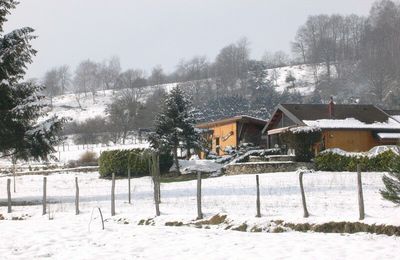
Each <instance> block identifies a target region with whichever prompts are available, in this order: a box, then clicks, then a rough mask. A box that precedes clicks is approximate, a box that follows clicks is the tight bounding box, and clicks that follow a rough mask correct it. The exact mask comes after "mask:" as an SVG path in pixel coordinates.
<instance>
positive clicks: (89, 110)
mask: <svg viewBox="0 0 400 260" xmlns="http://www.w3.org/2000/svg"><path fill="white" fill-rule="evenodd" d="M318 69H319V70H320V71H319V73H322V72H323V68H322V66H320V67H319V68H318ZM289 74H291V75H292V76H293V77H294V78H295V79H296V80H295V81H294V87H292V83H288V82H286V77H287V76H288V75H289ZM315 77H316V76H315V71H314V68H313V66H311V65H295V66H287V67H280V68H275V69H269V70H268V79H269V80H270V81H271V82H272V83H273V84H274V85H275V89H276V90H277V91H278V92H283V91H285V90H288V91H290V92H294V91H298V92H300V93H301V94H302V95H309V94H311V93H312V92H313V91H314V88H315ZM176 85H178V83H171V84H164V85H159V86H148V87H145V88H144V89H143V100H146V99H147V97H149V96H150V95H151V94H152V93H153V92H154V91H155V90H156V89H157V88H163V89H164V90H166V91H167V92H168V91H169V90H170V89H171V88H173V87H175V86H176ZM118 93H119V92H118V91H112V90H107V91H98V92H97V95H96V97H95V101H93V98H92V95H91V94H90V93H88V94H87V96H86V97H85V96H84V95H81V99H80V103H81V106H82V109H81V108H79V105H78V102H77V100H76V97H75V95H74V94H66V95H61V96H57V97H55V98H54V99H53V105H54V108H53V110H52V111H50V115H53V114H56V115H58V116H60V117H70V118H72V119H73V120H74V121H76V122H82V121H84V120H86V119H88V118H93V117H96V116H105V109H106V106H107V105H108V104H110V103H111V101H112V98H113V97H114V96H115V95H118Z"/></svg>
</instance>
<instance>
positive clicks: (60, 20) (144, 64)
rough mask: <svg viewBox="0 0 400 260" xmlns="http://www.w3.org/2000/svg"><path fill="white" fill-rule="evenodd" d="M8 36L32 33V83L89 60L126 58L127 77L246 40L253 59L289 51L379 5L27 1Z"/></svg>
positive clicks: (346, 1)
mask: <svg viewBox="0 0 400 260" xmlns="http://www.w3.org/2000/svg"><path fill="white" fill-rule="evenodd" d="M20 2H21V3H20V4H19V5H18V7H17V9H16V10H14V11H13V12H12V14H11V16H9V21H8V23H7V24H6V32H8V31H10V30H11V29H15V28H19V27H22V26H30V27H33V28H34V29H35V30H36V35H38V36H39V38H38V39H37V40H35V41H34V42H33V46H34V48H36V49H37V50H38V51H39V53H38V55H37V57H35V59H34V63H33V64H32V65H30V67H29V70H28V75H27V76H28V77H41V76H42V75H43V74H44V72H45V71H46V70H48V69H50V68H51V67H54V66H58V65H62V64H69V65H70V66H71V68H72V69H74V68H75V66H76V65H77V64H78V63H79V62H80V61H81V60H83V59H88V58H90V59H92V60H95V61H102V60H104V59H106V58H109V57H111V56H119V58H120V60H121V65H122V68H123V69H127V68H142V69H145V70H147V71H150V70H151V68H152V67H153V66H154V65H156V64H161V65H162V66H163V67H164V69H165V70H166V71H167V72H171V71H172V70H173V69H174V68H175V66H176V64H177V63H178V62H179V60H180V59H181V58H190V57H192V56H194V55H206V56H207V57H208V58H209V60H213V59H214V58H215V56H216V54H217V53H218V51H219V50H220V49H221V48H222V47H224V46H226V45H228V44H230V43H232V42H236V41H237V40H238V39H239V38H241V37H243V36H245V37H247V38H248V40H249V41H250V43H251V45H250V47H251V50H252V52H251V56H252V57H253V58H260V57H261V56H262V54H263V53H264V52H265V51H266V50H268V51H277V50H284V51H287V52H289V51H290V41H291V40H292V39H293V37H294V35H295V33H296V30H297V28H298V27H299V26H300V25H301V24H303V23H304V22H305V21H306V19H307V16H309V15H313V14H322V13H324V14H333V13H340V14H351V13H355V14H359V15H367V14H368V12H369V9H370V7H371V4H372V3H373V2H374V0H335V1H326V0H263V1H262V0H20Z"/></svg>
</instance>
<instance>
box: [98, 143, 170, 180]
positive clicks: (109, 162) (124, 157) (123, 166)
mask: <svg viewBox="0 0 400 260" xmlns="http://www.w3.org/2000/svg"><path fill="white" fill-rule="evenodd" d="M128 163H129V168H130V169H131V176H132V177H141V176H148V175H150V172H149V162H148V159H147V156H146V150H144V149H131V150H112V151H105V152H102V153H101V156H100V158H99V173H100V176H101V177H110V176H111V174H112V173H113V172H114V173H115V175H116V176H119V177H127V176H128ZM172 164H173V158H172V156H171V155H170V154H161V155H160V172H161V173H166V172H168V171H169V169H170V168H171V166H172Z"/></svg>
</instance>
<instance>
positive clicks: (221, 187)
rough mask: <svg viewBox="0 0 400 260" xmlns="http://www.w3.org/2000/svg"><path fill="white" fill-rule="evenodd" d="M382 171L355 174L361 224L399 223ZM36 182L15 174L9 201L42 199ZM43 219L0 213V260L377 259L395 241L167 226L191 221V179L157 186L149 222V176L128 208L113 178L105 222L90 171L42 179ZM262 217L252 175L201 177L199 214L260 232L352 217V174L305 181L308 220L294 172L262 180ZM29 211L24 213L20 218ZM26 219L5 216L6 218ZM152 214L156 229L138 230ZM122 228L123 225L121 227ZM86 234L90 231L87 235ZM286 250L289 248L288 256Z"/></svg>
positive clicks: (16, 211) (2, 197) (32, 212)
mask: <svg viewBox="0 0 400 260" xmlns="http://www.w3.org/2000/svg"><path fill="white" fill-rule="evenodd" d="M75 176H77V177H78V178H79V184H80V200H81V204H80V209H81V214H80V215H78V216H76V215H75V210H74V199H75V198H74V194H75V191H74V178H75ZM381 176H382V173H363V183H364V199H365V208H366V219H365V220H364V221H363V222H364V223H370V224H372V223H378V224H381V223H383V224H391V225H400V219H399V217H398V216H400V208H399V207H395V206H394V204H391V203H389V202H387V201H384V200H382V199H381V196H380V194H379V189H380V188H381V187H382V181H381ZM42 179H43V177H42V176H20V177H17V179H16V183H17V193H15V194H14V193H13V194H12V196H13V200H14V201H20V202H21V201H30V202H35V201H36V202H38V203H40V202H41V196H42ZM6 180H7V178H6V177H1V178H0V187H2V188H1V189H0V192H1V193H0V202H1V203H2V204H3V205H4V202H5V201H6V189H5V187H6ZM47 183H48V190H47V194H48V195H47V196H48V200H49V201H51V202H57V203H56V204H51V205H50V210H49V212H50V216H51V217H53V218H54V219H53V220H49V219H48V216H47V215H46V216H42V215H41V212H42V209H41V206H40V205H38V206H15V207H13V213H11V214H7V213H6V211H7V208H6V207H4V206H3V207H0V214H2V215H3V216H4V217H5V218H6V220H0V230H1V236H0V255H1V256H5V257H6V258H21V259H24V258H27V257H29V258H33V257H51V258H56V259H59V258H61V259H75V258H78V259H79V258H80V259H95V258H97V259H98V258H107V259H109V258H114V259H124V258H135V257H137V258H141V257H142V258H154V259H156V258H158V259H160V258H163V259H165V258H168V259H169V258H182V259H183V258H187V257H189V256H191V257H194V258H196V259H203V258H205V257H207V258H210V259H228V258H229V259H232V258H233V259H243V258H260V259H261V258H266V257H269V258H273V259H277V258H290V257H291V258H297V259H298V258H299V257H300V258H304V259H310V258H313V259H320V258H323V259H338V258H349V259H354V258H359V257H361V256H362V257H363V258H366V259H384V258H389V257H393V258H395V257H396V256H398V253H399V247H398V245H399V242H400V239H399V238H398V237H388V236H383V235H371V234H355V235H339V234H336V235H335V234H314V233H297V232H288V233H284V234H272V233H260V234H254V233H241V232H236V231H226V230H224V229H223V227H222V226H216V227H212V228H211V230H205V229H201V230H198V229H195V228H192V227H190V228H188V227H165V226H164V223H165V222H167V221H182V222H184V223H188V222H192V221H194V220H195V218H196V216H197V211H196V210H197V209H196V182H195V181H188V182H178V183H165V184H164V183H163V184H161V200H162V203H161V204H160V208H161V216H159V217H156V218H154V216H155V209H154V204H153V197H152V196H153V195H152V189H153V188H152V182H151V179H150V178H149V177H143V178H138V179H133V180H132V198H133V203H132V204H128V203H127V199H128V196H127V187H128V185H127V180H117V181H116V200H117V201H116V212H117V215H116V216H114V217H111V216H110V191H111V182H110V181H109V180H102V179H99V178H98V174H97V173H86V174H85V173H77V174H53V175H49V176H47ZM260 185H261V187H260V188H261V213H262V217H261V218H255V217H254V216H255V213H256V210H255V201H256V197H255V194H256V190H255V176H254V175H239V176H223V177H217V178H209V179H204V180H203V184H202V187H203V190H202V194H203V201H202V204H203V213H204V214H205V218H210V217H211V216H214V215H216V214H218V213H220V214H226V215H227V216H228V219H229V221H230V223H231V224H232V225H239V224H241V223H247V224H248V225H249V226H254V225H258V226H263V225H267V224H268V223H270V221H271V220H285V221H287V222H293V223H300V222H310V223H323V222H328V221H358V206H357V189H356V174H355V173H347V172H336V173H335V172H334V173H328V172H317V173H311V174H306V175H305V176H304V185H305V190H306V197H307V204H308V209H309V211H310V213H311V216H310V218H308V219H304V218H303V217H302V208H301V198H300V191H299V187H298V176H297V174H296V173H294V172H289V173H271V174H262V175H260ZM97 206H98V207H100V208H101V209H102V211H103V214H104V216H105V218H106V223H105V227H106V229H105V231H102V230H101V228H100V223H99V218H98V214H97V212H96V211H95V212H94V218H95V220H94V221H92V223H91V224H90V225H89V222H90V219H91V213H92V210H93V208H94V207H97ZM25 214H28V216H25ZM13 216H14V217H22V218H24V219H25V220H20V221H15V220H10V219H11V218H12V217H13ZM149 218H154V225H155V226H138V225H137V224H138V222H139V221H140V220H142V219H149ZM124 223H127V224H124ZM89 229H90V230H89ZM288 248H290V249H291V250H288Z"/></svg>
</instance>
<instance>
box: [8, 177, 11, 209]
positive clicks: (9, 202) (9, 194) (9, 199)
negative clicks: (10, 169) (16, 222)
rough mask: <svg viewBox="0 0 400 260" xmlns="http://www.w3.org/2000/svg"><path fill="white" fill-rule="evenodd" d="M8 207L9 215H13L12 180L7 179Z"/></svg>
mask: <svg viewBox="0 0 400 260" xmlns="http://www.w3.org/2000/svg"><path fill="white" fill-rule="evenodd" d="M7 205H8V210H7V212H8V213H11V180H10V179H7Z"/></svg>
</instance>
